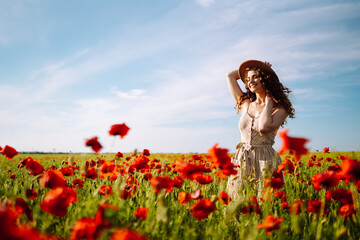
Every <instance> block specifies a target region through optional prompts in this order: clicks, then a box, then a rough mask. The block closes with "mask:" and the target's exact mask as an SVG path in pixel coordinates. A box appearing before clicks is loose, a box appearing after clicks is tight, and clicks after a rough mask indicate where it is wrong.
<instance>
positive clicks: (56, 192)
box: [40, 187, 77, 217]
mask: <svg viewBox="0 0 360 240" xmlns="http://www.w3.org/2000/svg"><path fill="white" fill-rule="evenodd" d="M76 201H77V198H76V192H75V191H74V190H72V189H71V188H65V187H58V188H55V189H52V190H51V191H50V192H48V193H47V194H46V195H45V197H44V200H43V201H42V202H41V203H40V206H41V209H42V210H43V211H44V212H47V213H50V214H52V215H55V216H58V217H64V216H65V215H66V212H67V208H68V207H69V205H70V204H71V203H73V202H76Z"/></svg>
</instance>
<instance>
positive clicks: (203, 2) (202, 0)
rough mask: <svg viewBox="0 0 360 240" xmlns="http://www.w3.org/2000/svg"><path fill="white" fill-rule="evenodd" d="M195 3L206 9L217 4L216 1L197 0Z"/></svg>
mask: <svg viewBox="0 0 360 240" xmlns="http://www.w3.org/2000/svg"><path fill="white" fill-rule="evenodd" d="M195 2H196V3H197V4H198V5H200V6H202V7H204V8H206V7H209V6H210V5H211V4H213V3H214V2H215V0H195Z"/></svg>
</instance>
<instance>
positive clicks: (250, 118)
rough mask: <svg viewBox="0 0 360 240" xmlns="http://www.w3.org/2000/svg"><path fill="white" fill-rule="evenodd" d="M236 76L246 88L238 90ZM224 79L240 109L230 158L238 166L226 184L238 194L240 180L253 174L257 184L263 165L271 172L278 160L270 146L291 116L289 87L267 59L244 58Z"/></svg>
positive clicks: (292, 112)
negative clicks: (238, 137)
mask: <svg viewBox="0 0 360 240" xmlns="http://www.w3.org/2000/svg"><path fill="white" fill-rule="evenodd" d="M239 79H241V80H242V81H243V82H244V84H245V88H246V92H243V91H242V90H241V88H240V86H239V84H238V82H237V81H238V80H239ZM227 82H228V86H229V90H230V93H231V95H232V97H233V98H234V100H235V101H236V106H237V108H238V111H239V110H240V111H241V118H240V121H239V128H240V133H241V142H240V143H239V144H238V145H237V147H236V148H237V152H236V154H235V157H234V158H233V163H234V164H235V165H239V167H240V168H239V169H238V175H237V176H232V177H230V178H229V181H228V185H227V188H228V189H227V190H228V193H229V195H230V196H231V197H232V198H238V197H239V190H241V187H242V185H243V181H246V180H250V179H251V178H254V179H255V180H256V182H257V184H258V183H259V182H260V181H262V180H263V174H264V173H263V171H264V170H265V169H269V170H270V171H271V172H273V171H275V170H276V169H277V166H278V165H279V164H280V163H281V158H280V156H279V155H278V154H277V153H276V151H275V150H274V149H273V148H272V145H273V144H274V139H275V135H276V133H275V132H276V130H277V129H278V128H279V127H280V126H281V125H283V124H284V123H285V119H286V118H287V117H290V118H293V117H294V108H293V107H292V105H291V102H290V100H289V98H288V95H289V93H290V90H289V89H288V88H285V87H284V86H283V85H282V84H281V83H280V81H279V78H278V76H277V75H276V73H275V72H274V70H273V69H272V68H271V64H270V63H267V62H261V61H258V60H248V61H245V62H243V63H242V64H241V65H240V67H239V69H238V70H234V71H232V72H229V73H228V74H227Z"/></svg>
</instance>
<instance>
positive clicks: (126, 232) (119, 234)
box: [111, 228, 147, 240]
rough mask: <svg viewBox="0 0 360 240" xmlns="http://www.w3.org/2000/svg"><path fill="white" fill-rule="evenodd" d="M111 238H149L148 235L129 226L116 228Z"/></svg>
mask: <svg viewBox="0 0 360 240" xmlns="http://www.w3.org/2000/svg"><path fill="white" fill-rule="evenodd" d="M111 239H112V240H147V238H146V237H144V236H142V235H140V234H139V233H137V232H135V231H133V230H130V229H127V228H121V229H118V230H116V231H115V232H114V233H113V234H112V236H111Z"/></svg>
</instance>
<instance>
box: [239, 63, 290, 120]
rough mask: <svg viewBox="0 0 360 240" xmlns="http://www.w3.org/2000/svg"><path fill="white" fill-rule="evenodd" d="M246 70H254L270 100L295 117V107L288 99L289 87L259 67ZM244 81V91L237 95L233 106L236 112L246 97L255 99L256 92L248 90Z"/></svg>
mask: <svg viewBox="0 0 360 240" xmlns="http://www.w3.org/2000/svg"><path fill="white" fill-rule="evenodd" d="M246 70H247V72H249V71H251V70H255V71H256V72H257V74H258V77H260V82H261V83H262V84H263V86H264V87H265V91H266V94H267V95H269V96H270V97H271V98H272V100H273V101H274V102H275V104H276V105H277V106H282V107H283V108H285V111H286V112H287V114H288V117H289V118H294V117H295V109H294V108H293V106H292V104H291V101H290V99H289V94H290V93H291V90H290V89H288V88H286V87H284V86H283V85H282V83H281V82H280V81H279V79H278V78H277V77H275V76H273V75H271V74H268V73H267V72H265V71H264V70H262V69H260V68H256V67H254V68H249V69H246ZM244 82H245V88H246V92H245V93H244V94H243V95H242V96H241V97H239V99H238V100H237V101H236V105H235V108H237V111H238V113H239V110H240V107H241V104H243V102H244V101H245V100H246V99H249V100H250V102H253V101H255V100H256V94H255V93H253V92H251V91H250V89H249V87H248V84H247V81H246V80H245V81H244Z"/></svg>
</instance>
